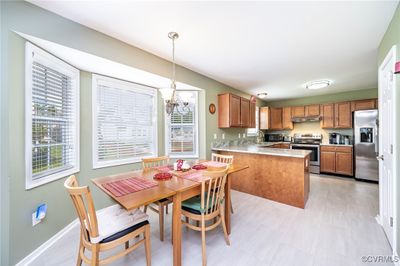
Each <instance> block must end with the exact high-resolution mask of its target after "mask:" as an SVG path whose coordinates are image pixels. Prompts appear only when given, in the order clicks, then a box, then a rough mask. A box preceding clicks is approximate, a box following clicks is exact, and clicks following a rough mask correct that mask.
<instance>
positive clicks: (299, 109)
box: [292, 106, 305, 117]
mask: <svg viewBox="0 0 400 266" xmlns="http://www.w3.org/2000/svg"><path fill="white" fill-rule="evenodd" d="M304 116H305V108H304V106H295V107H292V117H304Z"/></svg>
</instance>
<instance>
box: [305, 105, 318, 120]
mask: <svg viewBox="0 0 400 266" xmlns="http://www.w3.org/2000/svg"><path fill="white" fill-rule="evenodd" d="M319 115H320V107H319V104H312V105H307V106H306V107H305V116H306V117H307V116H319Z"/></svg>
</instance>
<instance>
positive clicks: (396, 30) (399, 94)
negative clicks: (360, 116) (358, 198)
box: [378, 4, 400, 254]
mask: <svg viewBox="0 0 400 266" xmlns="http://www.w3.org/2000/svg"><path fill="white" fill-rule="evenodd" d="M393 45H396V46H397V51H396V53H397V55H396V56H397V62H398V61H400V4H398V5H397V9H396V12H395V14H394V16H393V19H392V21H391V22H390V25H389V27H388V29H387V31H386V33H385V35H384V37H383V39H382V42H381V43H380V45H379V50H378V66H380V65H381V63H382V62H383V60H384V58H385V57H386V55H387V53H388V52H389V50H390V49H391V48H392V46H393ZM395 79H396V92H395V93H396V102H397V104H396V105H395V109H396V110H395V112H396V114H397V121H396V125H395V127H396V130H397V135H396V141H397V147H396V154H397V161H396V162H395V165H396V167H397V169H396V172H397V175H396V176H395V177H394V178H395V179H396V180H397V187H396V191H397V193H396V194H397V198H396V199H395V200H396V202H397V254H400V178H399V175H400V121H399V120H400V116H399V114H400V74H397V75H395Z"/></svg>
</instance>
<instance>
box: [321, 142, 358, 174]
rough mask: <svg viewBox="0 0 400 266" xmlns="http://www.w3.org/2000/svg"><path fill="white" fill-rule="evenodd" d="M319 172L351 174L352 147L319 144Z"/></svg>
mask: <svg viewBox="0 0 400 266" xmlns="http://www.w3.org/2000/svg"><path fill="white" fill-rule="evenodd" d="M320 158H321V172H323V173H332V174H341V175H348V176H353V148H352V147H348V146H337V147H335V146H324V145H322V146H321V156H320Z"/></svg>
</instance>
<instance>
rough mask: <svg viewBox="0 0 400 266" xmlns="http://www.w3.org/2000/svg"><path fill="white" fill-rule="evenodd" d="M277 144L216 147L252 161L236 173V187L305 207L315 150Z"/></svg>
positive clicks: (234, 178) (234, 186)
mask: <svg viewBox="0 0 400 266" xmlns="http://www.w3.org/2000/svg"><path fill="white" fill-rule="evenodd" d="M274 145H276V143H262V144H243V145H225V146H221V147H214V148H213V149H212V150H213V151H214V152H217V153H219V154H224V155H228V154H230V155H234V158H235V159H234V160H235V161H239V162H241V163H244V164H247V165H249V168H248V169H246V170H244V171H242V172H240V173H237V174H232V178H231V179H230V180H231V182H232V183H231V187H232V189H235V190H238V191H241V192H245V193H249V194H252V195H255V196H259V197H263V198H266V199H270V200H274V201H277V202H281V203H284V204H288V205H291V206H295V207H299V208H304V207H305V205H306V202H307V199H308V193H309V191H310V174H309V165H310V153H311V152H310V151H306V150H290V149H280V148H273V146H274ZM236 176H237V178H236Z"/></svg>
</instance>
